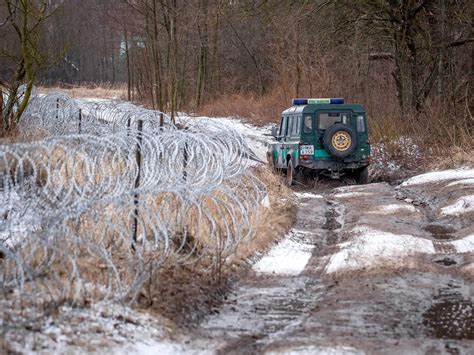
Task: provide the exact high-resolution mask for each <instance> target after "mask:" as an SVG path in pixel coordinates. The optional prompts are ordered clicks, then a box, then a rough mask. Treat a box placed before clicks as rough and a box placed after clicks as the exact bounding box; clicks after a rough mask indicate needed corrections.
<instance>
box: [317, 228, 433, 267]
mask: <svg viewBox="0 0 474 355" xmlns="http://www.w3.org/2000/svg"><path fill="white" fill-rule="evenodd" d="M351 233H354V234H356V235H357V236H356V237H354V239H352V240H351V241H348V242H345V243H341V244H339V247H340V250H339V251H338V252H337V253H336V254H333V255H332V256H331V258H330V260H329V263H328V265H327V266H326V272H327V273H334V272H338V271H346V270H358V269H362V268H373V267H377V266H383V265H384V264H385V265H386V264H387V263H390V264H392V265H396V264H397V263H400V262H401V261H402V259H403V258H404V257H406V256H408V255H413V254H415V253H428V254H432V253H435V249H434V246H433V242H432V241H431V240H428V239H423V238H418V237H414V236H412V235H406V234H393V233H389V232H384V231H379V230H375V229H372V228H369V227H366V226H358V227H355V228H353V229H352V230H351Z"/></svg>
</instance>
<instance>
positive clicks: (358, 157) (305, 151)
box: [267, 98, 370, 185]
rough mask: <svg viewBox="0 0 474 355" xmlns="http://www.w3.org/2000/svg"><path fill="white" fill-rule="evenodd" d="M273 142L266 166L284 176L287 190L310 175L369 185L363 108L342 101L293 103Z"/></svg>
mask: <svg viewBox="0 0 474 355" xmlns="http://www.w3.org/2000/svg"><path fill="white" fill-rule="evenodd" d="M272 136H273V137H275V142H272V143H270V145H269V147H268V151H267V160H268V163H269V164H270V165H271V166H272V167H273V168H274V169H275V170H278V171H286V176H287V183H288V185H292V184H293V182H294V181H295V180H297V179H298V178H299V177H300V176H301V175H302V174H306V173H312V174H314V175H326V176H329V177H330V178H332V179H339V178H341V177H343V176H345V177H350V178H353V179H354V180H355V181H356V182H357V183H359V184H365V183H367V182H368V166H369V164H370V144H369V137H368V132H367V115H366V112H365V110H364V108H363V107H362V105H358V104H344V99H341V98H332V99H294V100H293V106H292V107H290V108H288V109H287V110H285V111H283V112H282V114H281V121H280V127H279V129H278V128H277V127H273V128H272Z"/></svg>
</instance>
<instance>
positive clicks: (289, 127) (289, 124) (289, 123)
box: [286, 116, 294, 136]
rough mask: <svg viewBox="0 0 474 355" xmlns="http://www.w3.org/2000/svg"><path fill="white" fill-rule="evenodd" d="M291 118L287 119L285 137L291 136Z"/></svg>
mask: <svg viewBox="0 0 474 355" xmlns="http://www.w3.org/2000/svg"><path fill="white" fill-rule="evenodd" d="M293 119H294V117H293V116H290V117H288V129H287V130H286V135H287V136H291V131H292V130H293Z"/></svg>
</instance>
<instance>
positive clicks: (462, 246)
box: [451, 234, 474, 253]
mask: <svg viewBox="0 0 474 355" xmlns="http://www.w3.org/2000/svg"><path fill="white" fill-rule="evenodd" d="M451 245H452V246H454V248H456V250H457V252H458V253H472V252H474V234H471V235H468V236H467V237H464V238H462V239H458V240H453V241H452V242H451Z"/></svg>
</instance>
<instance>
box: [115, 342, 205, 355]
mask: <svg viewBox="0 0 474 355" xmlns="http://www.w3.org/2000/svg"><path fill="white" fill-rule="evenodd" d="M211 353H212V352H211V351H206V352H204V351H202V352H190V351H189V349H185V348H184V347H183V346H182V345H180V344H176V343H170V342H165V341H164V342H158V341H149V342H142V343H136V344H133V345H130V346H127V347H125V348H124V349H120V350H119V351H116V352H114V354H116V355H128V354H140V355H155V354H160V355H174V354H211Z"/></svg>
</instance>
